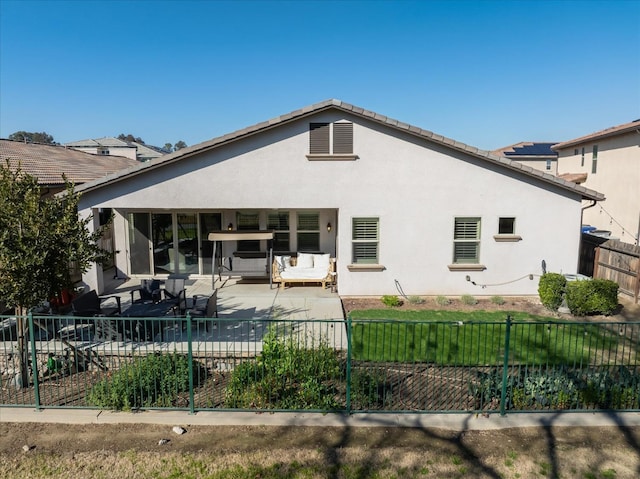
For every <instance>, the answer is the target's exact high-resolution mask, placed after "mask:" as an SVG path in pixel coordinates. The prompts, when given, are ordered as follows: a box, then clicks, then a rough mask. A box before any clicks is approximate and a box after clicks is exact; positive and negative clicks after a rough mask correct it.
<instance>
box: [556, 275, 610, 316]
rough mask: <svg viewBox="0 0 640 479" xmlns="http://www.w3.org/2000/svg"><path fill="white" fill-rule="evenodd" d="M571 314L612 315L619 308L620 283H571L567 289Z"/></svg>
mask: <svg viewBox="0 0 640 479" xmlns="http://www.w3.org/2000/svg"><path fill="white" fill-rule="evenodd" d="M566 297H567V306H569V309H570V310H571V314H574V315H576V316H585V315H587V314H606V315H610V314H612V313H613V312H614V311H615V309H616V308H617V307H618V283H616V282H615V281H611V280H609V279H593V280H590V281H571V282H569V283H567V287H566Z"/></svg>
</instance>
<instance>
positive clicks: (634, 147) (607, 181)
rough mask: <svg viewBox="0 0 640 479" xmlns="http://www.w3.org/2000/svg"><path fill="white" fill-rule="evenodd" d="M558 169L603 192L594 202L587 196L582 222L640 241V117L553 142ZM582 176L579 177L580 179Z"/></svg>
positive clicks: (627, 238) (630, 239)
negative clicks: (601, 200)
mask: <svg viewBox="0 0 640 479" xmlns="http://www.w3.org/2000/svg"><path fill="white" fill-rule="evenodd" d="M552 148H553V150H555V151H557V152H558V172H559V173H560V175H562V176H563V177H565V178H567V179H572V181H580V183H581V184H582V185H583V186H585V187H587V188H592V189H596V190H598V191H601V192H603V193H604V194H605V195H606V197H607V199H606V201H603V202H602V203H598V204H593V203H592V202H590V201H589V200H588V199H586V198H585V204H584V205H583V206H585V209H584V215H583V223H584V224H585V225H590V226H593V227H596V228H597V229H598V230H600V231H607V232H609V233H610V234H611V237H612V238H617V239H619V240H620V241H623V242H625V243H630V244H638V239H639V238H640V120H635V121H632V122H629V123H624V124H622V125H617V126H614V127H611V128H607V129H606V130H601V131H597V132H595V133H591V134H589V135H586V136H581V137H580V138H574V139H573V140H568V141H564V142H562V143H558V144H556V145H554V146H553V147H552ZM578 178H579V179H578Z"/></svg>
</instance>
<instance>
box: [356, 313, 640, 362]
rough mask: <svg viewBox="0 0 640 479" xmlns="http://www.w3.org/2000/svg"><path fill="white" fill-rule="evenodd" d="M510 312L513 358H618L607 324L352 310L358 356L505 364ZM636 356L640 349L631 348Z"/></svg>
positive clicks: (501, 315) (495, 315) (503, 315)
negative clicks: (507, 320) (507, 324)
mask: <svg viewBox="0 0 640 479" xmlns="http://www.w3.org/2000/svg"><path fill="white" fill-rule="evenodd" d="M507 314H509V315H511V317H512V319H513V321H514V323H513V325H512V327H511V333H510V342H509V352H510V354H509V362H510V363H511V364H514V363H522V364H525V363H526V364H528V365H552V364H556V365H557V364H565V365H569V366H581V365H587V364H593V363H596V364H601V363H602V362H603V361H610V362H612V361H614V360H615V359H614V358H615V357H616V355H617V348H618V343H619V337H618V335H617V334H615V333H614V332H611V331H610V330H608V329H607V328H605V327H604V326H603V325H598V324H582V323H574V322H567V321H557V320H555V319H553V318H548V317H543V316H534V315H529V314H523V313H518V312H512V313H511V312H510V313H506V312H504V311H498V312H494V311H475V312H471V313H467V312H457V311H431V310H424V311H401V310H393V309H381V310H363V311H353V312H352V313H351V315H350V316H351V318H352V320H353V325H352V332H353V338H352V339H353V341H352V353H353V358H354V359H356V360H365V361H397V362H429V363H436V364H447V365H468V366H471V365H494V364H502V362H503V360H504V352H505V342H506V341H505V339H506V338H505V336H506V330H507V328H506V317H507ZM633 355H634V357H635V356H636V355H637V349H636V350H634V351H633Z"/></svg>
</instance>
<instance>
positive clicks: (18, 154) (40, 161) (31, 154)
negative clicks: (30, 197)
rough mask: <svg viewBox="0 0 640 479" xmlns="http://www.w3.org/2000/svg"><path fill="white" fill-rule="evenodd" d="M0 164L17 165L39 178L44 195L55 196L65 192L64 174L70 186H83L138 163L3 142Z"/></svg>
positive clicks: (13, 166)
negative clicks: (71, 184) (72, 184)
mask: <svg viewBox="0 0 640 479" xmlns="http://www.w3.org/2000/svg"><path fill="white" fill-rule="evenodd" d="M0 161H1V162H2V165H3V166H4V165H6V164H7V161H8V162H9V167H10V168H11V169H17V168H18V166H20V168H21V169H22V171H24V172H25V173H29V174H30V175H32V176H35V177H36V178H37V179H38V184H39V185H40V187H41V188H42V190H43V194H46V195H53V194H55V193H58V192H60V191H62V190H63V189H64V179H63V178H62V175H63V174H64V175H65V176H66V178H67V180H69V181H70V182H71V183H74V184H75V185H80V184H82V183H86V182H87V181H92V180H95V179H96V178H101V177H103V176H105V175H107V174H109V173H113V172H116V171H118V170H122V169H123V168H128V167H131V166H133V165H136V164H137V162H136V161H132V160H131V159H129V158H123V157H120V156H99V155H91V154H88V153H83V152H81V151H76V150H73V149H70V148H66V147H64V146H58V145H43V144H38V143H24V142H21V141H12V140H3V139H0Z"/></svg>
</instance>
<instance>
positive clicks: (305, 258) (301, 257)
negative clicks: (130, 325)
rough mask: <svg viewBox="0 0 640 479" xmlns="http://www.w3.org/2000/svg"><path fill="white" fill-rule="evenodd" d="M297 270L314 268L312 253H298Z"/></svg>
mask: <svg viewBox="0 0 640 479" xmlns="http://www.w3.org/2000/svg"><path fill="white" fill-rule="evenodd" d="M296 268H313V255H312V254H310V253H298V261H297V263H296Z"/></svg>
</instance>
